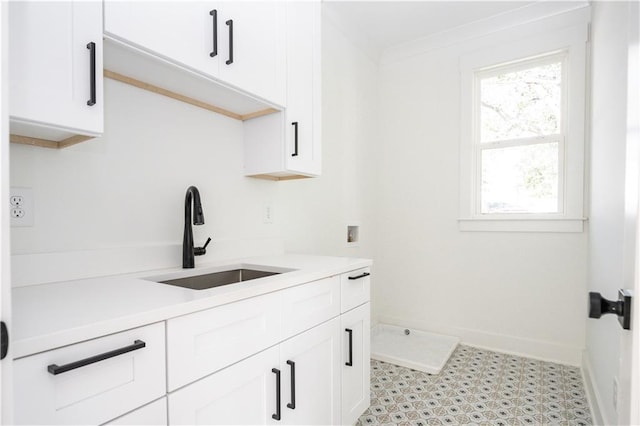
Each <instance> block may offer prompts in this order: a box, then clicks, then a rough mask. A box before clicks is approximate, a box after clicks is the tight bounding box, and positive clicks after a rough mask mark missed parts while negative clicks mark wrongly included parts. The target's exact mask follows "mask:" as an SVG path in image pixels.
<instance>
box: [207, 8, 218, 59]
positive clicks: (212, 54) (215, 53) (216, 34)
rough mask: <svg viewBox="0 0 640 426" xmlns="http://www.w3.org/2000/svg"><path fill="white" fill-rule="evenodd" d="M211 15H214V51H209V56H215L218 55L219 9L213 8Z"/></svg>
mask: <svg viewBox="0 0 640 426" xmlns="http://www.w3.org/2000/svg"><path fill="white" fill-rule="evenodd" d="M209 15H211V16H212V17H213V51H212V52H211V53H209V56H211V57H212V58H213V57H214V56H216V55H218V11H217V10H216V9H213V10H212V11H210V12H209Z"/></svg>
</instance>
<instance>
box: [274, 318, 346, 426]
mask: <svg viewBox="0 0 640 426" xmlns="http://www.w3.org/2000/svg"><path fill="white" fill-rule="evenodd" d="M340 336H341V335H340V318H334V319H332V320H331V321H328V322H325V323H323V324H321V325H319V326H317V327H314V328H312V329H311V330H309V331H306V332H304V333H302V334H300V335H298V336H295V337H292V338H291V339H289V340H286V341H285V342H283V343H282V344H281V345H280V368H281V370H282V387H281V390H282V393H281V400H282V402H281V404H282V405H281V410H282V413H281V418H282V423H283V424H290V425H302V424H306V425H309V424H313V425H337V424H340V359H341V356H340ZM292 373H294V374H293V375H292ZM292 376H293V377H292Z"/></svg>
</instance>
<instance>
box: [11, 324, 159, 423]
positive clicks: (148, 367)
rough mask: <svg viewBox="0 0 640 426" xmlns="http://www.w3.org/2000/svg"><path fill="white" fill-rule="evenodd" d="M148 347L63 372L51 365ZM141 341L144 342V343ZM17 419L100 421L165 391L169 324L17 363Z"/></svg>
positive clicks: (31, 357)
mask: <svg viewBox="0 0 640 426" xmlns="http://www.w3.org/2000/svg"><path fill="white" fill-rule="evenodd" d="M137 341H141V342H144V344H145V346H144V347H142V348H138V349H135V350H131V351H130V352H126V353H122V354H119V355H116V356H112V357H108V358H106V359H104V360H101V361H98V362H94V363H91V364H88V365H84V366H81V367H78V368H75V369H70V370H68V371H65V372H61V373H59V374H55V375H54V374H52V373H51V372H49V371H48V367H49V366H51V365H57V366H59V367H64V366H67V365H68V364H70V363H74V362H76V361H81V360H85V359H88V358H91V357H94V356H96V355H101V354H105V353H108V352H111V351H114V350H118V349H122V348H127V347H132V345H133V344H134V342H137ZM138 346H140V345H138ZM13 365H14V392H15V393H14V395H15V422H16V423H17V424H100V423H104V422H106V421H108V420H110V419H113V418H115V417H117V416H119V415H121V414H123V413H126V412H128V411H131V410H133V409H135V408H137V407H140V406H141V405H144V404H146V403H147V402H149V401H152V400H154V399H157V398H160V397H162V396H163V395H164V394H165V390H166V384H165V374H164V371H165V368H166V367H165V342H164V323H157V324H152V325H149V326H146V327H141V328H137V329H134V330H129V331H125V332H122V333H117V334H113V335H110V336H105V337H101V338H99V339H94V340H90V341H87V342H82V343H78V344H75V345H71V346H67V347H64V348H60V349H56V350H53V351H48V352H44V353H41V354H38V355H33V356H29V357H26V358H22V359H19V360H17V361H15V362H14V364H13Z"/></svg>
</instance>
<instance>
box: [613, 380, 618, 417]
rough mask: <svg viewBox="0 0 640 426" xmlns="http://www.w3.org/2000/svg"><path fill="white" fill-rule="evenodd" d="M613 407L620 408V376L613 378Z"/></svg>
mask: <svg viewBox="0 0 640 426" xmlns="http://www.w3.org/2000/svg"><path fill="white" fill-rule="evenodd" d="M613 408H614V409H616V410H617V409H618V378H617V377H614V378H613Z"/></svg>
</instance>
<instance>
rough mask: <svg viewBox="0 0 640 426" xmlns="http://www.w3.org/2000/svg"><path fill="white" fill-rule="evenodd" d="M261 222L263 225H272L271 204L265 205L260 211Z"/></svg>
mask: <svg viewBox="0 0 640 426" xmlns="http://www.w3.org/2000/svg"><path fill="white" fill-rule="evenodd" d="M262 221H263V222H264V223H273V206H272V205H271V204H265V205H264V209H263V210H262Z"/></svg>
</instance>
